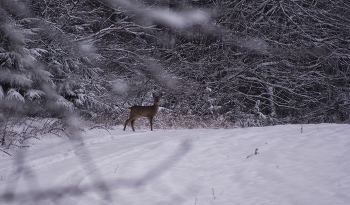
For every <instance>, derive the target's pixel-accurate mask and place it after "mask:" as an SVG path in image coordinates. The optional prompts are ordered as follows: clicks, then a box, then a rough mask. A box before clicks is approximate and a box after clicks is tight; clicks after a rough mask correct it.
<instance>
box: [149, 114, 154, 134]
mask: <svg viewBox="0 0 350 205" xmlns="http://www.w3.org/2000/svg"><path fill="white" fill-rule="evenodd" d="M149 124H150V125H151V131H153V128H152V124H153V117H149Z"/></svg>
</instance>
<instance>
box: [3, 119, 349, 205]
mask: <svg viewBox="0 0 350 205" xmlns="http://www.w3.org/2000/svg"><path fill="white" fill-rule="evenodd" d="M349 132H350V127H349V125H337V124H317V125H303V126H301V125H279V126H273V127H260V128H246V129H215V130H214V129H212V130H205V129H199V130H156V131H153V132H151V131H148V130H138V131H136V132H132V131H130V130H129V131H122V127H121V126H118V127H115V129H114V130H109V131H107V130H104V129H93V130H88V129H86V130H85V132H83V134H82V135H81V139H74V138H73V139H72V140H68V139H65V138H58V137H57V136H55V137H54V136H44V137H43V139H42V140H32V141H30V142H29V145H30V146H31V147H30V148H28V149H21V150H17V151H16V152H14V151H13V152H12V153H11V154H12V156H11V157H10V156H8V155H6V154H3V155H2V156H1V163H0V193H1V197H0V204H65V205H69V204H75V205H77V204H81V205H87V204H128V205H139V204H144V205H147V204H149V205H155V204H168V205H169V204H176V205H179V204H192V205H193V204H194V205H206V204H220V205H225V204H227V205H229V204H255V205H257V204H280V205H281V204H283V205H295V204H308V205H312V204H315V205H316V204H317V205H322V204H324V205H329V204H332V205H336V204H339V205H341V204H344V205H345V204H350V175H349V173H350V160H349V159H350V149H349V147H350V138H349Z"/></svg>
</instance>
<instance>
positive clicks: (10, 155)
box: [0, 149, 11, 156]
mask: <svg viewBox="0 0 350 205" xmlns="http://www.w3.org/2000/svg"><path fill="white" fill-rule="evenodd" d="M0 151H1V152H3V153H5V154H8V155H9V156H11V154H10V153H8V152H6V151H5V150H3V149H0Z"/></svg>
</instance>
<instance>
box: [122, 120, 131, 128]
mask: <svg viewBox="0 0 350 205" xmlns="http://www.w3.org/2000/svg"><path fill="white" fill-rule="evenodd" d="M129 122H130V118H129V119H127V120H126V121H125V123H124V129H123V130H124V131H125V128H126V126H127V125H128V124H129Z"/></svg>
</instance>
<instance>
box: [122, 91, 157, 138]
mask: <svg viewBox="0 0 350 205" xmlns="http://www.w3.org/2000/svg"><path fill="white" fill-rule="evenodd" d="M161 97H162V94H160V95H158V96H157V95H155V94H154V93H153V99H154V104H153V105H152V106H136V105H135V106H132V107H131V108H129V113H130V114H129V119H127V120H126V121H125V124H124V131H125V128H126V125H128V124H129V122H131V128H132V130H133V131H135V128H134V123H135V120H136V119H137V118H141V117H147V118H148V119H149V123H150V126H151V131H153V127H152V124H153V118H154V116H155V115H156V114H157V112H158V108H159V104H160V98H161Z"/></svg>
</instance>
